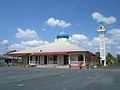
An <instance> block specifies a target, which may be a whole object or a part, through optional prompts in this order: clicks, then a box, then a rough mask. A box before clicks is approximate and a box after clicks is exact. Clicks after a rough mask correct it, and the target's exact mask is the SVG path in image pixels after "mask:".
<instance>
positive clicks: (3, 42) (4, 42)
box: [0, 40, 9, 44]
mask: <svg viewBox="0 0 120 90" xmlns="http://www.w3.org/2000/svg"><path fill="white" fill-rule="evenodd" d="M8 42H9V41H8V40H3V41H2V42H0V44H7V43H8Z"/></svg>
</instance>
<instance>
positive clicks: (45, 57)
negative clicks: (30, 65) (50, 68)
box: [44, 55, 47, 64]
mask: <svg viewBox="0 0 120 90" xmlns="http://www.w3.org/2000/svg"><path fill="white" fill-rule="evenodd" d="M44 64H47V56H46V55H45V56H44Z"/></svg>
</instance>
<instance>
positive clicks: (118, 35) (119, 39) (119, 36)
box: [107, 29, 120, 44]
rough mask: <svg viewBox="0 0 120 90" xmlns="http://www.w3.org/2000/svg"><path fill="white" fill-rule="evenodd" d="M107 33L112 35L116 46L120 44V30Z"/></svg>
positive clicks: (111, 37)
mask: <svg viewBox="0 0 120 90" xmlns="http://www.w3.org/2000/svg"><path fill="white" fill-rule="evenodd" d="M107 33H108V34H110V39H111V40H112V41H114V42H116V44H119V43H120V29H111V30H109V31H108V32H107Z"/></svg>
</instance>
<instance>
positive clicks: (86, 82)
mask: <svg viewBox="0 0 120 90" xmlns="http://www.w3.org/2000/svg"><path fill="white" fill-rule="evenodd" d="M119 88H120V69H59V68H58V69H57V68H30V67H29V68H28V67H0V90H119Z"/></svg>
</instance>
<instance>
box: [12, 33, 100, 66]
mask: <svg viewBox="0 0 120 90" xmlns="http://www.w3.org/2000/svg"><path fill="white" fill-rule="evenodd" d="M10 55H12V56H21V57H22V62H23V63H24V64H25V65H31V66H32V65H33V66H39V67H40V66H41V67H42V66H56V67H60V66H64V67H65V66H66V67H69V66H70V67H72V68H79V67H80V65H88V64H89V65H96V64H98V63H99V61H100V57H97V56H96V55H95V54H93V53H92V52H90V51H87V50H85V49H83V48H81V47H78V46H76V45H74V44H72V43H70V40H69V35H68V34H67V33H66V32H60V33H59V34H58V35H57V38H56V39H55V41H54V42H52V43H48V44H45V45H43V46H38V47H34V48H30V49H26V50H21V51H17V52H13V53H10Z"/></svg>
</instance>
